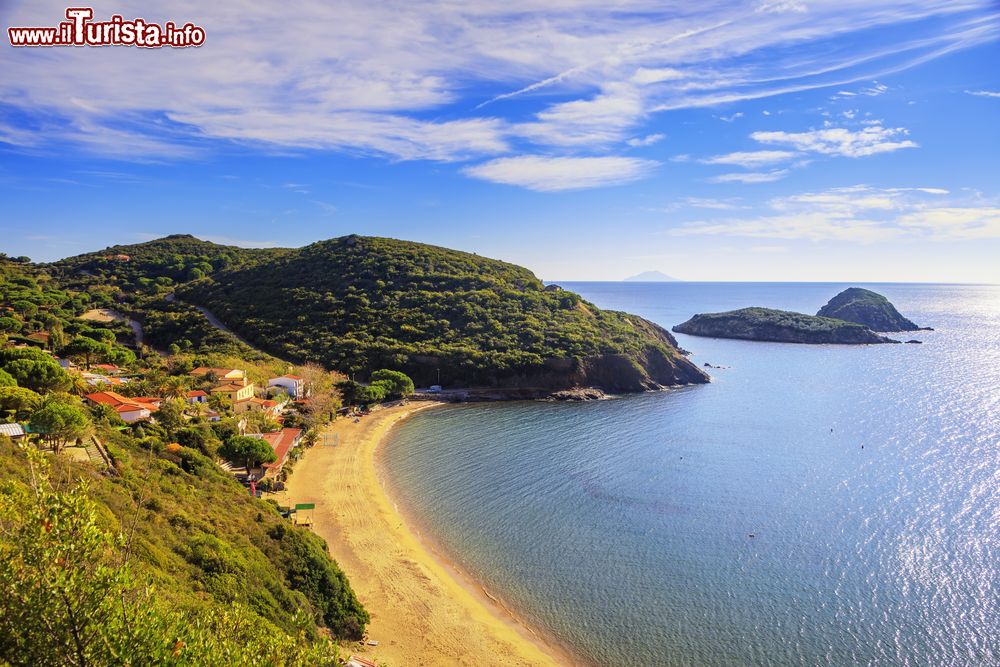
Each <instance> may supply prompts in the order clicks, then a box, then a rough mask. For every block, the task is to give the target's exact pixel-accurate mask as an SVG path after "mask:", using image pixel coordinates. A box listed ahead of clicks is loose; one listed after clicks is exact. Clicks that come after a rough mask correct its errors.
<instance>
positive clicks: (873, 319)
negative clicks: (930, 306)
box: [816, 287, 921, 331]
mask: <svg viewBox="0 0 1000 667" xmlns="http://www.w3.org/2000/svg"><path fill="white" fill-rule="evenodd" d="M816 316H817V317H833V318H836V319H838V320H846V321H847V322H856V323H858V324H863V325H865V326H866V327H868V328H869V329H871V330H872V331H917V330H919V329H921V327H919V326H917V325H916V324H914V323H913V322H912V321H911V320H908V319H906V318H905V317H903V316H902V315H901V314H900V312H899V311H898V310H896V307H895V306H893V305H892V303H890V302H889V299H887V298H885V297H884V296H882V295H881V294H879V293H877V292H872V291H871V290H867V289H863V288H861V287H850V288H848V289H845V290H844V291H843V292H841V293H840V294H838V295H837V296H835V297H833V298H832V299H830V301H829V303H827V304H826V305H825V306H823V307H822V308H820V309H819V312H818V313H816Z"/></svg>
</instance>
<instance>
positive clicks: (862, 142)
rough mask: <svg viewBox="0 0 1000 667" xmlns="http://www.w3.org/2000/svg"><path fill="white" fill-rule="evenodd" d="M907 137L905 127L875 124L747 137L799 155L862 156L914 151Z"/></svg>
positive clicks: (758, 133) (765, 133) (756, 133)
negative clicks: (861, 126) (854, 127)
mask: <svg viewBox="0 0 1000 667" xmlns="http://www.w3.org/2000/svg"><path fill="white" fill-rule="evenodd" d="M908 134H909V131H907V130H906V129H905V128H901V127H896V128H892V127H883V126H882V125H881V124H876V125H870V126H868V127H865V128H863V129H860V130H849V129H846V128H842V127H832V128H824V129H821V130H810V131H807V132H781V131H778V132H754V133H753V134H751V135H750V136H751V137H752V138H753V139H754V140H756V141H759V142H760V143H763V144H777V145H784V146H790V147H792V148H794V149H796V150H798V151H802V152H810V153H819V154H821V155H838V156H842V157H865V156H868V155H875V154H878V153H890V152H893V151H898V150H900V149H903V148H916V147H917V144H916V143H915V142H913V141H911V140H909V139H906V138H905V137H906V136H907V135H908Z"/></svg>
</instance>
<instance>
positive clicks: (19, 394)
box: [0, 387, 42, 420]
mask: <svg viewBox="0 0 1000 667" xmlns="http://www.w3.org/2000/svg"><path fill="white" fill-rule="evenodd" d="M41 400H42V397H41V396H39V395H38V394H36V393H35V392H33V391H31V390H30V389H25V388H23V387H0V412H5V413H8V414H9V415H10V416H11V417H13V418H14V419H19V420H20V419H27V418H28V415H30V414H31V413H32V412H34V411H35V409H36V408H37V407H38V404H39V403H41Z"/></svg>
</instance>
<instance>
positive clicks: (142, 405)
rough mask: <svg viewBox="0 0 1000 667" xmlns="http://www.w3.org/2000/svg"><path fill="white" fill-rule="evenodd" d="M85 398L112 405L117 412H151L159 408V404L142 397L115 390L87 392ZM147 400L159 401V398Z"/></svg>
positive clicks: (93, 401)
mask: <svg viewBox="0 0 1000 667" xmlns="http://www.w3.org/2000/svg"><path fill="white" fill-rule="evenodd" d="M84 398H86V399H87V400H88V401H91V402H92V403H98V404H100V405H108V406H111V407H112V408H114V409H115V411H116V412H130V411H132V410H149V411H150V412H156V411H157V410H158V409H159V408H158V407H157V406H155V405H152V404H150V403H146V402H144V401H143V400H142V399H138V398H125V397H124V396H122V395H121V394H119V393H117V392H114V391H98V392H94V393H93V394H87V395H86V396H84ZM146 400H157V401H158V400H159V399H146Z"/></svg>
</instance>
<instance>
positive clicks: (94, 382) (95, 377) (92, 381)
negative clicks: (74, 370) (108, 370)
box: [80, 372, 126, 387]
mask: <svg viewBox="0 0 1000 667" xmlns="http://www.w3.org/2000/svg"><path fill="white" fill-rule="evenodd" d="M80 377H82V378H83V381H84V382H86V383H87V384H89V385H90V386H91V387H96V386H98V385H101V384H110V385H113V386H116V387H117V386H121V385H123V384H125V382H126V380H124V379H122V378H118V377H111V376H109V375H101V374H100V373H87V372H83V373H81V374H80Z"/></svg>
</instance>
